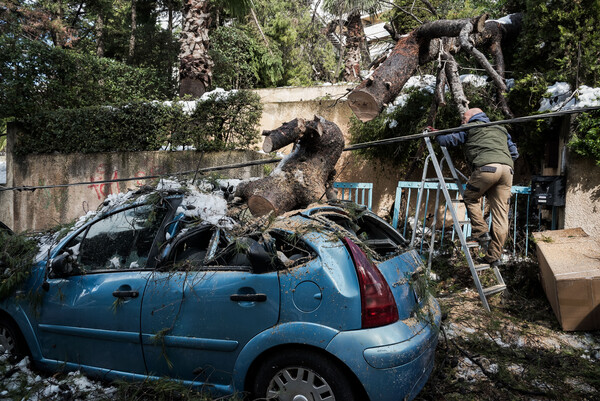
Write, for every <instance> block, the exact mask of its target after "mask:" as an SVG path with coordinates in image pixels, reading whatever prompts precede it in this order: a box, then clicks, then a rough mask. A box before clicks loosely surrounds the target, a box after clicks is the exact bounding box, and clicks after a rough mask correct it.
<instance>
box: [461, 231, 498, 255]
mask: <svg viewBox="0 0 600 401" xmlns="http://www.w3.org/2000/svg"><path fill="white" fill-rule="evenodd" d="M491 240H492V237H491V236H490V233H483V234H481V235H480V236H479V237H469V238H467V243H468V244H476V243H477V244H479V246H480V247H482V248H484V250H485V251H487V247H488V245H489V244H490V241H491Z"/></svg>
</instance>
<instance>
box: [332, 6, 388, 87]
mask: <svg viewBox="0 0 600 401" xmlns="http://www.w3.org/2000/svg"><path fill="white" fill-rule="evenodd" d="M379 3H380V1H378V0H324V2H323V9H324V10H325V11H327V12H328V13H330V14H332V15H336V16H339V21H341V20H342V17H343V16H346V23H345V29H344V31H345V37H346V43H345V50H346V51H345V55H344V71H343V73H342V79H344V80H345V81H348V82H353V81H359V80H360V63H361V47H363V46H364V42H365V30H364V27H363V24H362V18H361V14H362V13H363V12H375V11H376V10H377V9H378V8H379Z"/></svg>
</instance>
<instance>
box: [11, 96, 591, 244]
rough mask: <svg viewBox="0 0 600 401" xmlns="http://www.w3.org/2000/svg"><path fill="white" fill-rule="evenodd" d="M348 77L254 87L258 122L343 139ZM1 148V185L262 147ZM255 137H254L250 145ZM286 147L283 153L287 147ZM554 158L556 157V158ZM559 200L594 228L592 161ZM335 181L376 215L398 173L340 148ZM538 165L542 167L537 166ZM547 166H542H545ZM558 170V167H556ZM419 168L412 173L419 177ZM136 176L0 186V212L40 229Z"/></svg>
mask: <svg viewBox="0 0 600 401" xmlns="http://www.w3.org/2000/svg"><path fill="white" fill-rule="evenodd" d="M351 88H352V86H349V85H330V86H319V87H308V88H275V89H260V90H257V91H256V92H257V93H258V94H259V96H260V97H261V101H262V103H263V105H264V111H263V115H262V119H261V122H260V125H261V127H260V128H261V129H262V130H265V129H274V128H276V127H278V126H280V125H281V124H282V123H283V122H286V121H290V120H292V119H294V118H297V117H301V118H307V119H310V118H313V116H314V115H320V116H323V117H324V118H326V119H328V120H330V121H333V122H334V123H336V124H337V125H338V126H339V127H340V129H341V130H342V132H343V133H344V135H345V136H346V143H349V134H348V130H349V121H350V117H351V116H352V111H351V110H350V108H349V107H348V105H347V103H346V100H345V97H344V96H345V95H346V94H347V93H348V89H351ZM8 146H9V152H8V154H7V165H8V169H7V186H9V187H10V186H20V185H45V184H57V183H67V182H82V181H98V180H101V179H112V178H124V177H136V176H141V175H146V174H150V175H152V174H161V173H165V172H173V171H181V170H193V169H195V168H196V167H197V166H198V165H200V166H202V167H208V166H215V165H220V164H232V163H235V162H244V161H248V160H252V159H255V158H259V157H265V156H264V155H260V154H256V153H255V152H227V153H223V154H211V153H206V154H199V153H196V152H191V151H190V152H136V153H107V154H91V155H89V154H88V155H43V156H39V155H37V156H28V157H25V158H22V159H19V160H16V161H15V160H12V156H11V152H10V146H11V143H10V141H9V144H8ZM259 147H260V144H258V145H257V149H258V148H259ZM290 148H291V145H290V147H288V148H287V149H284V152H283V153H286V152H289V149H290ZM561 164H562V163H561ZM568 166H569V168H568V176H567V207H566V208H565V210H564V213H563V211H562V210H561V213H560V217H561V218H560V222H559V227H560V228H562V227H563V221H564V227H565V228H571V227H582V228H584V230H586V231H587V232H588V233H589V234H590V235H600V224H598V222H597V220H598V219H600V213H598V212H597V211H598V208H599V206H600V204H599V203H600V201H599V200H598V198H599V196H600V190H598V188H599V185H600V174H598V172H599V171H600V168H599V167H598V166H595V165H594V164H593V162H587V161H585V160H580V159H577V158H572V160H569V165H568ZM336 170H337V172H338V175H337V177H336V181H340V182H371V183H373V187H374V189H373V210H374V211H375V212H376V213H377V214H379V215H380V216H386V215H388V214H389V213H390V210H391V208H392V205H393V201H394V197H395V191H396V186H397V183H398V181H399V180H402V179H404V177H403V174H402V172H400V171H398V170H396V169H395V168H393V167H390V166H389V165H386V164H382V163H377V162H373V161H365V160H364V159H362V158H360V157H356V156H355V155H354V154H353V153H352V152H344V153H343V154H342V158H341V159H340V161H339V162H338V164H337V166H336ZM263 172H264V168H263V166H255V167H252V168H246V169H233V170H230V171H222V172H219V174H220V175H222V176H230V177H231V178H247V177H250V176H260V175H262V174H263ZM545 172H546V171H545ZM546 173H549V172H546ZM556 174H558V173H556ZM420 175H421V171H420V170H419V171H417V172H415V175H414V177H413V178H412V179H413V180H416V181H418V180H419V179H420ZM140 183H141V182H137V181H128V182H122V183H119V184H116V183H113V184H88V185H83V186H76V187H70V188H69V189H64V188H57V189H43V190H36V191H35V192H13V191H0V220H1V221H4V222H5V223H6V224H8V225H9V226H10V227H13V228H14V229H15V231H23V230H32V229H42V228H47V227H51V226H55V225H57V224H61V223H66V222H68V221H70V220H71V219H72V218H74V217H77V216H79V215H81V214H82V213H84V212H85V211H87V210H91V209H95V208H96V207H97V206H98V205H99V204H100V203H101V202H102V201H103V199H104V197H105V196H106V195H108V194H110V193H115V192H118V191H124V190H126V189H127V188H134V187H135V186H136V185H137V184H140Z"/></svg>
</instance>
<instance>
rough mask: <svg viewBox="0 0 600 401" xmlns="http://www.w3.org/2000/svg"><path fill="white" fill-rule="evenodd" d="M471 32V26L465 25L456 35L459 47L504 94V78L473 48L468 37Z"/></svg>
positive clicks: (469, 24)
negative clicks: (472, 58)
mask: <svg viewBox="0 0 600 401" xmlns="http://www.w3.org/2000/svg"><path fill="white" fill-rule="evenodd" d="M472 31H473V25H472V24H471V23H466V24H465V25H464V27H463V28H462V29H461V31H460V34H459V35H458V38H459V41H460V46H461V47H462V48H463V49H464V50H465V51H466V52H467V53H469V54H471V55H472V56H473V57H474V58H475V59H476V60H477V62H478V63H479V64H480V65H481V66H482V67H483V68H484V69H485V71H486V72H487V73H488V74H489V75H490V77H491V78H492V80H493V81H494V83H495V84H496V86H497V87H498V88H500V89H501V90H502V91H503V92H506V83H504V78H502V77H501V76H500V75H499V74H498V73H497V72H496V70H494V67H492V65H491V64H490V62H489V61H488V60H487V58H486V57H485V56H484V55H483V53H481V52H480V51H479V50H477V49H476V48H475V46H473V44H472V43H471V41H470V39H469V35H470V34H471V32H472Z"/></svg>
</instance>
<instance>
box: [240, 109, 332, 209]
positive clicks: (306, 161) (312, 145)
mask: <svg viewBox="0 0 600 401" xmlns="http://www.w3.org/2000/svg"><path fill="white" fill-rule="evenodd" d="M263 135H264V136H266V138H265V141H264V143H263V150H264V151H265V152H272V151H274V150H277V149H281V148H282V147H284V146H286V145H289V144H291V143H295V146H294V149H293V151H292V153H290V154H289V155H288V156H287V157H285V158H284V159H283V160H282V161H281V162H280V163H279V165H278V166H277V167H276V168H275V169H274V170H273V172H272V173H271V174H270V175H269V176H268V177H265V178H262V179H259V180H256V181H249V182H244V183H241V184H240V185H239V186H238V188H237V190H236V196H239V197H241V198H242V199H244V200H247V202H248V208H249V209H250V211H251V212H252V214H253V215H254V216H262V215H265V214H267V213H269V212H274V213H275V214H276V215H279V214H282V213H285V212H288V211H290V210H294V209H297V208H302V207H306V206H308V205H309V204H311V203H313V202H316V201H319V200H320V199H322V198H323V197H324V196H325V195H326V194H327V192H328V189H330V188H331V186H332V184H333V179H334V177H335V164H336V163H337V161H338V159H339V158H340V156H341V154H342V150H343V149H344V136H343V134H342V131H341V130H340V129H339V127H338V126H337V125H335V124H334V123H332V122H331V121H327V120H325V119H324V118H322V117H318V116H315V118H314V119H313V120H310V121H307V120H304V119H301V118H296V119H294V120H292V121H289V122H287V123H284V124H283V125H282V126H281V127H279V128H277V129H274V130H271V131H264V132H263Z"/></svg>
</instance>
